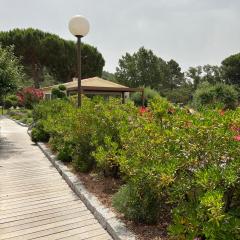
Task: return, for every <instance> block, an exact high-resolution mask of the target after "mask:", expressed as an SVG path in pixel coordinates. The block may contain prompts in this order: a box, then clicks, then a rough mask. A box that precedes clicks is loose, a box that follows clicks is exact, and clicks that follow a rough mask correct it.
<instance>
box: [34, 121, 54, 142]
mask: <svg viewBox="0 0 240 240" xmlns="http://www.w3.org/2000/svg"><path fill="white" fill-rule="evenodd" d="M49 137H50V136H49V133H47V132H46V131H44V127H43V123H42V122H38V123H37V124H36V126H35V127H34V128H33V129H32V131H31V138H32V141H33V142H48V140H49Z"/></svg>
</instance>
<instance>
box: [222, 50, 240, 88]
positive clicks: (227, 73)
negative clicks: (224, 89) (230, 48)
mask: <svg viewBox="0 0 240 240" xmlns="http://www.w3.org/2000/svg"><path fill="white" fill-rule="evenodd" d="M222 70H223V76H224V79H225V81H226V83H227V84H234V85H237V86H239V87H240V53H237V54H234V55H231V56H230V57H228V58H226V59H224V60H223V61H222Z"/></svg>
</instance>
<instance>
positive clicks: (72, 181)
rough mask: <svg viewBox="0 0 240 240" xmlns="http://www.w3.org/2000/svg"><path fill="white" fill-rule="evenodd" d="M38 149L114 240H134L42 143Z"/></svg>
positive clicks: (119, 222) (120, 222)
mask: <svg viewBox="0 0 240 240" xmlns="http://www.w3.org/2000/svg"><path fill="white" fill-rule="evenodd" d="M37 145H38V147H39V148H40V149H41V150H42V152H43V153H44V154H45V156H46V157H47V158H48V159H49V160H50V162H51V163H52V164H53V166H54V167H55V168H56V169H57V170H58V172H59V174H60V175H61V176H62V178H63V179H64V180H65V181H66V182H67V184H68V185H69V186H70V188H71V189H72V190H73V191H74V192H75V193H76V194H77V195H78V197H79V198H80V199H81V200H82V201H83V203H84V204H85V205H86V206H87V208H88V209H89V210H90V211H91V212H92V214H93V215H94V216H95V218H96V219H97V220H98V221H99V223H100V224H101V225H102V226H103V228H105V229H106V230H107V231H108V233H109V234H110V235H111V236H112V237H113V239H114V240H135V239H136V238H135V235H134V234H133V233H132V232H130V231H129V230H128V229H127V228H126V225H125V224H124V223H123V222H122V221H120V220H119V219H117V217H116V214H115V213H113V212H112V211H111V210H110V209H109V208H106V207H105V206H104V205H103V204H102V203H100V201H99V200H98V199H97V197H95V196H94V195H93V194H91V193H90V192H88V191H87V189H86V188H85V186H84V185H83V183H82V182H81V181H80V180H79V179H78V177H77V176H76V175H75V174H73V173H72V172H71V171H70V170H69V168H68V167H67V166H65V165H64V164H63V163H62V162H61V161H59V160H57V157H56V156H55V155H54V154H53V153H52V152H51V150H50V149H49V148H47V147H46V146H45V144H44V143H41V142H38V143H37Z"/></svg>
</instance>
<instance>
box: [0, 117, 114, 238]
mask: <svg viewBox="0 0 240 240" xmlns="http://www.w3.org/2000/svg"><path fill="white" fill-rule="evenodd" d="M2 239H6V240H8V239H9V240H17V239H21V240H27V239H38V240H42V239H47V240H53V239H64V240H67V239H69V240H74V239H78V240H80V239H91V240H94V239H96V240H102V239H112V238H111V237H110V235H109V234H108V233H107V232H106V231H105V230H104V229H103V228H102V226H101V225H100V224H99V223H98V221H97V220H96V219H95V218H94V216H93V215H92V214H91V212H90V211H89V210H88V209H87V208H86V206H85V205H84V204H83V203H82V201H81V200H80V199H79V198H78V197H77V196H76V195H75V194H74V193H73V192H72V190H71V189H70V188H69V187H68V185H67V184H66V183H65V181H64V180H63V179H62V177H61V176H60V175H59V174H58V172H57V170H56V169H55V168H54V167H53V166H52V164H51V163H50V162H49V161H48V159H47V158H46V157H45V156H44V154H43V153H42V152H41V151H40V149H39V148H38V147H37V146H36V145H35V144H34V143H33V142H31V140H30V138H29V136H28V134H27V128H26V127H21V126H19V125H18V124H16V123H15V122H14V121H12V120H10V119H7V118H4V117H1V116H0V240H2Z"/></svg>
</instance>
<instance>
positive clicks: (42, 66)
mask: <svg viewBox="0 0 240 240" xmlns="http://www.w3.org/2000/svg"><path fill="white" fill-rule="evenodd" d="M0 43H1V44H2V46H3V47H6V46H10V45H13V46H14V54H15V55H16V56H18V57H21V58H22V63H23V64H24V66H25V70H26V72H27V74H28V76H29V77H30V78H32V79H33V82H34V86H35V88H39V87H40V84H41V82H43V81H44V77H45V76H46V75H44V72H45V71H46V69H47V72H48V73H51V75H52V76H54V78H55V79H56V80H57V81H58V82H67V81H69V80H70V79H71V78H72V77H74V76H75V75H76V44H75V43H74V42H73V41H68V40H64V39H62V38H60V37H59V36H57V35H55V34H51V33H47V32H43V31H41V30H38V29H32V28H28V29H13V30H11V31H8V32H0ZM81 47H82V49H81V50H82V77H83V78H87V77H94V76H101V75H102V69H103V66H104V59H103V57H102V55H101V53H99V51H98V50H97V48H95V47H92V46H90V45H88V44H84V43H83V44H82V46H81Z"/></svg>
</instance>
